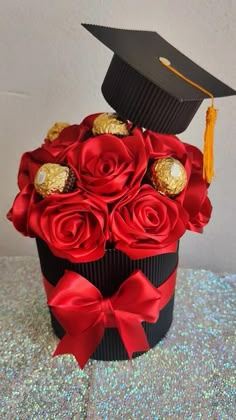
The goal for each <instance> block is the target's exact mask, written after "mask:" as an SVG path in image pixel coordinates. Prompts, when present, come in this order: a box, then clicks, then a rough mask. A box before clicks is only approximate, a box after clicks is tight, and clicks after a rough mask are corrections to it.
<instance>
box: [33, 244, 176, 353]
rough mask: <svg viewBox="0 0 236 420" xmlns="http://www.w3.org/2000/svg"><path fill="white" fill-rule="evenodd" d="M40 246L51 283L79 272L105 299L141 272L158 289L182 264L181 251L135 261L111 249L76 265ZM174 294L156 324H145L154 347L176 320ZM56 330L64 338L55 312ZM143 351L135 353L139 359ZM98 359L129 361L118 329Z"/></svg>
mask: <svg viewBox="0 0 236 420" xmlns="http://www.w3.org/2000/svg"><path fill="white" fill-rule="evenodd" d="M36 242H37V247H38V253H39V259H40V264H41V270H42V273H43V275H44V277H45V278H46V279H47V281H48V282H49V283H51V284H52V285H53V286H55V285H56V284H57V283H58V281H59V280H60V278H61V277H62V276H63V274H64V271H65V270H71V271H75V272H76V273H79V274H81V275H82V276H83V277H85V278H86V279H87V280H89V281H90V282H91V283H92V284H94V285H95V286H96V287H97V288H98V289H99V290H100V292H101V294H102V295H103V296H104V297H108V296H111V295H113V294H114V293H115V292H116V291H117V289H118V288H119V286H120V285H121V284H122V283H123V281H125V280H126V279H127V278H128V277H129V276H130V274H131V273H132V272H133V271H135V270H137V269H139V270H142V272H143V273H144V274H145V275H146V277H147V278H148V279H149V280H150V281H151V283H152V284H153V285H154V286H155V287H158V286H160V285H161V284H163V283H164V282H165V281H166V280H167V279H168V278H169V276H170V275H171V274H172V273H173V271H174V270H175V268H176V266H177V264H178V249H177V251H176V252H175V253H169V254H162V255H157V256H155V257H149V258H143V259H140V260H131V259H130V258H129V257H128V256H127V255H126V254H124V253H123V252H121V251H119V250H116V249H107V250H106V252H105V255H104V257H103V258H101V259H99V260H96V261H92V262H89V263H78V264H76V263H72V262H70V261H68V260H65V259H62V258H58V257H56V256H55V255H54V254H53V253H52V252H51V251H50V249H49V247H48V246H47V244H46V243H45V242H44V241H42V240H41V239H39V238H37V239H36ZM173 305H174V294H173V296H172V298H171V299H170V301H169V302H168V303H167V305H166V306H165V307H164V308H163V309H162V310H161V311H160V314H159V318H158V321H157V322H156V323H155V324H151V323H146V322H143V328H144V330H145V333H146V336H147V339H148V342H149V345H150V347H154V346H155V345H156V344H157V343H158V342H159V341H160V340H161V338H162V337H163V336H164V335H165V334H166V333H167V331H168V329H169V328H170V325H171V322H172V319H173ZM51 320H52V327H53V329H54V331H55V334H56V335H57V336H58V337H59V338H62V337H63V335H64V330H63V328H62V327H61V325H60V324H59V323H58V321H57V320H56V318H55V317H54V316H53V314H52V313H51ZM140 354H142V352H137V353H134V355H133V357H137V356H139V355H140ZM91 358H92V359H96V360H125V359H128V355H127V353H126V350H125V348H124V345H123V343H122V341H121V339H120V336H119V334H118V332H117V330H116V328H107V329H106V330H105V334H104V336H103V339H102V341H101V343H100V344H99V346H98V347H97V349H96V351H95V352H94V354H93V355H92V356H91Z"/></svg>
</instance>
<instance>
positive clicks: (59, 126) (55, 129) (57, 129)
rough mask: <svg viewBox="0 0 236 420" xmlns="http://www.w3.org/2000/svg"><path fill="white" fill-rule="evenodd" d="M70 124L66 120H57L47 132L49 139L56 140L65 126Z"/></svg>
mask: <svg viewBox="0 0 236 420" xmlns="http://www.w3.org/2000/svg"><path fill="white" fill-rule="evenodd" d="M69 125H70V124H68V123H65V122H57V123H55V124H54V125H53V126H52V127H51V128H50V130H49V131H48V133H47V139H48V140H49V141H53V140H55V139H56V138H57V137H58V136H59V134H60V133H61V131H62V130H64V128H66V127H68V126H69Z"/></svg>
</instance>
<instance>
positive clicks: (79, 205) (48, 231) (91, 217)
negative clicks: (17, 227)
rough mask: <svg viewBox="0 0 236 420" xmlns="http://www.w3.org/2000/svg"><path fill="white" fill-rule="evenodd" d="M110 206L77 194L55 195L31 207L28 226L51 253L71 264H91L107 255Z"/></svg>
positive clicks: (94, 198)
mask: <svg viewBox="0 0 236 420" xmlns="http://www.w3.org/2000/svg"><path fill="white" fill-rule="evenodd" d="M107 220H108V210H107V206H106V205H105V204H104V203H102V202H100V200H98V199H97V198H96V197H92V196H90V197H86V196H82V195H81V194H79V193H78V192H73V193H69V194H61V195H60V194H54V195H53V196H50V197H48V198H45V199H44V200H42V201H40V202H39V203H37V204H36V205H35V206H32V208H31V211H30V214H29V226H30V229H31V230H32V231H33V232H34V233H35V236H38V237H40V238H42V239H43V240H44V241H45V242H46V243H47V244H48V246H49V247H50V249H51V251H52V252H53V253H54V254H55V255H57V256H58V257H61V258H66V259H68V260H70V261H72V262H78V263H80V262H89V261H93V260H97V259H99V258H101V257H102V256H103V255H104V252H105V243H106V239H107V236H108V233H107Z"/></svg>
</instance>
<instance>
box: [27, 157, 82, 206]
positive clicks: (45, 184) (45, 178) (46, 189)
mask: <svg viewBox="0 0 236 420" xmlns="http://www.w3.org/2000/svg"><path fill="white" fill-rule="evenodd" d="M75 181H76V178H75V174H74V172H73V171H72V169H71V168H69V167H68V166H62V165H58V164H56V163H45V164H44V165H42V166H41V167H40V168H39V170H38V172H37V174H36V176H35V179H34V187H35V190H36V191H37V193H38V194H40V195H41V196H42V197H43V198H45V197H47V196H49V195H51V194H55V193H66V192H70V191H72V190H73V188H74V185H75Z"/></svg>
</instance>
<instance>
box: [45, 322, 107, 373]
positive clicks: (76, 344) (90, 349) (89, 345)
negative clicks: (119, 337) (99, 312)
mask: <svg viewBox="0 0 236 420" xmlns="http://www.w3.org/2000/svg"><path fill="white" fill-rule="evenodd" d="M103 334H104V326H103V324H102V322H100V321H99V322H98V323H96V324H94V325H93V326H92V327H90V328H89V329H87V330H85V331H83V332H82V333H81V334H79V335H78V336H71V335H69V334H65V336H64V337H63V338H62V339H61V341H60V342H59V344H58V346H57V348H56V350H55V352H54V353H53V357H54V356H57V355H59V354H73V355H74V356H75V358H76V360H77V362H78V364H79V366H80V368H81V369H83V368H84V366H85V365H86V363H87V361H88V360H89V358H90V356H91V355H92V354H93V353H94V351H95V350H96V348H97V346H98V345H99V343H100V341H101V340H102V337H103Z"/></svg>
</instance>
